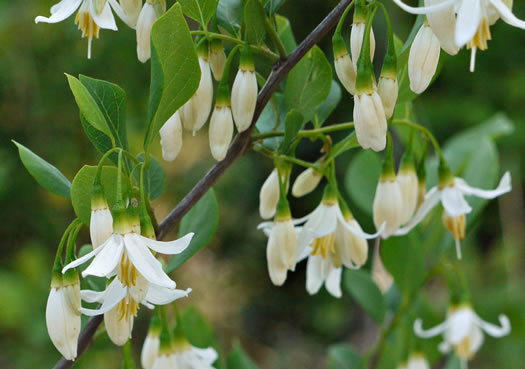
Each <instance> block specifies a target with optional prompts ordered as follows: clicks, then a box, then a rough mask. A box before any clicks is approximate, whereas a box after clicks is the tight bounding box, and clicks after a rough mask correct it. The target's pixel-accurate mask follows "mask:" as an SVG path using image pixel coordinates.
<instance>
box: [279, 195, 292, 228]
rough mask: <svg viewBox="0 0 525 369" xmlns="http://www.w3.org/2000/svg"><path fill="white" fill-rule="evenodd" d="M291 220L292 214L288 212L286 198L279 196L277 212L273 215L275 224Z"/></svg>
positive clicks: (288, 206)
mask: <svg viewBox="0 0 525 369" xmlns="http://www.w3.org/2000/svg"><path fill="white" fill-rule="evenodd" d="M290 219H292V213H291V212H290V204H289V203H288V200H287V199H286V197H283V196H281V198H280V199H279V202H278V203H277V210H276V213H275V222H285V221H288V220H290Z"/></svg>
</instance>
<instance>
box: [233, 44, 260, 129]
mask: <svg viewBox="0 0 525 369" xmlns="http://www.w3.org/2000/svg"><path fill="white" fill-rule="evenodd" d="M257 93H258V86H257V78H256V76H255V69H254V65H253V57H252V56H251V54H250V51H249V49H248V48H245V49H244V50H243V53H242V55H241V64H240V66H239V71H238V72H237V75H236V76H235V81H234V82H233V88H232V97H231V107H232V113H233V119H234V120H235V125H236V126H237V130H238V131H239V132H243V131H245V130H247V129H248V128H249V127H250V124H251V123H252V119H253V114H254V112H255V105H256V103H257Z"/></svg>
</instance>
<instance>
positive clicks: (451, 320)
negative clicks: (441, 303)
mask: <svg viewBox="0 0 525 369" xmlns="http://www.w3.org/2000/svg"><path fill="white" fill-rule="evenodd" d="M499 322H500V324H501V327H498V326H496V325H494V324H491V323H488V322H486V321H484V320H482V319H481V318H480V317H479V316H478V315H477V314H476V313H475V312H474V310H472V308H471V307H470V306H469V305H461V306H451V307H450V308H449V310H448V313H447V319H446V320H445V321H444V322H443V323H441V324H439V325H437V326H435V327H433V328H430V329H429V330H424V329H423V323H422V320H421V319H417V320H416V321H415V322H414V332H415V333H416V335H418V336H419V337H421V338H430V337H434V336H437V335H439V334H443V339H444V341H443V342H442V343H441V344H440V346H439V350H440V351H441V352H443V353H446V352H449V351H450V350H451V349H452V348H454V350H455V352H456V355H457V356H458V357H459V358H460V359H462V360H469V359H471V358H472V357H473V356H474V354H475V353H476V352H477V351H478V350H479V349H480V347H481V344H482V343H483V331H485V333H487V334H488V335H490V336H492V337H503V336H506V335H507V334H509V333H510V329H511V328H510V321H509V318H507V316H505V315H500V316H499Z"/></svg>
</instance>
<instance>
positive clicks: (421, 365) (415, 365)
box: [407, 352, 430, 369]
mask: <svg viewBox="0 0 525 369" xmlns="http://www.w3.org/2000/svg"><path fill="white" fill-rule="evenodd" d="M407 369H430V365H429V364H428V361H427V359H426V358H425V355H424V354H422V353H419V352H414V353H412V354H410V357H409V358H408V364H407Z"/></svg>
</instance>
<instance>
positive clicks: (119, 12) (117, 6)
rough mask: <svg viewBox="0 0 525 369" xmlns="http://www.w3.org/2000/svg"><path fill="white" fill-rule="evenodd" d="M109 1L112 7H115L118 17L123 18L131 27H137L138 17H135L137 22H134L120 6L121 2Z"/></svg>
mask: <svg viewBox="0 0 525 369" xmlns="http://www.w3.org/2000/svg"><path fill="white" fill-rule="evenodd" d="M108 1H109V4H110V5H111V7H112V8H113V11H114V12H115V13H116V14H117V15H118V17H119V18H120V19H122V21H123V22H124V23H126V24H127V25H128V26H129V27H131V28H133V29H134V28H135V26H136V23H137V19H135V22H133V21H132V20H131V19H130V18H129V17H128V16H127V15H126V13H125V12H124V10H123V9H122V7H121V6H120V4H119V3H117V1H116V0H108ZM137 18H138V15H137Z"/></svg>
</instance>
